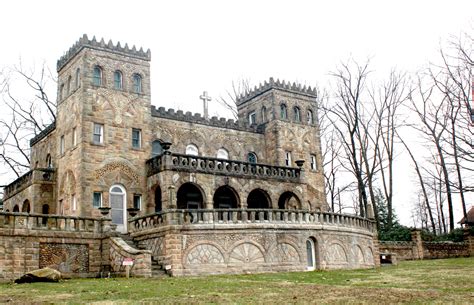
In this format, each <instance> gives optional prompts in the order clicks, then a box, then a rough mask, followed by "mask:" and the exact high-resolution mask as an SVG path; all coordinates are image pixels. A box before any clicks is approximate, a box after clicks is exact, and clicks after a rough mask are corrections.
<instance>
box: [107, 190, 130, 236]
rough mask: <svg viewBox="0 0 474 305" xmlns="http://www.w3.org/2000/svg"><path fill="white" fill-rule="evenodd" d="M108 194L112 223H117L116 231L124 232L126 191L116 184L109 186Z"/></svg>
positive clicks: (125, 223) (125, 230)
mask: <svg viewBox="0 0 474 305" xmlns="http://www.w3.org/2000/svg"><path fill="white" fill-rule="evenodd" d="M109 196H110V200H109V202H110V207H111V209H110V212H111V217H112V224H116V225H117V231H118V232H123V233H125V232H127V221H126V220H127V209H126V206H127V205H126V198H127V193H126V192H125V188H124V187H123V186H121V185H118V184H116V185H113V186H112V187H111V188H110V191H109Z"/></svg>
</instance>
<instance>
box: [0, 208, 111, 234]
mask: <svg viewBox="0 0 474 305" xmlns="http://www.w3.org/2000/svg"><path fill="white" fill-rule="evenodd" d="M106 220H108V219H106V218H91V217H76V216H63V215H51V214H29V213H11V212H0V229H29V230H51V231H70V232H94V233H100V232H102V231H103V222H104V221H106Z"/></svg>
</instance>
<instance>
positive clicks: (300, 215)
mask: <svg viewBox="0 0 474 305" xmlns="http://www.w3.org/2000/svg"><path fill="white" fill-rule="evenodd" d="M201 224H212V225H214V226H218V225H235V226H239V225H248V224H255V225H259V224H260V225H268V224H271V225H276V226H278V225H282V226H286V225H296V226H301V227H302V228H303V227H304V226H306V225H313V224H315V225H318V224H319V225H329V226H336V227H347V228H354V229H361V230H365V231H367V232H374V225H373V222H372V221H371V220H368V219H366V218H362V217H358V216H351V215H343V214H335V213H323V212H311V211H302V210H277V209H211V210H206V209H202V210H166V211H163V212H159V213H155V214H150V215H145V216H141V217H135V218H132V219H131V220H129V230H130V232H132V233H133V232H140V231H145V230H150V229H154V228H159V227H162V226H169V225H183V226H184V225H187V226H193V225H201Z"/></svg>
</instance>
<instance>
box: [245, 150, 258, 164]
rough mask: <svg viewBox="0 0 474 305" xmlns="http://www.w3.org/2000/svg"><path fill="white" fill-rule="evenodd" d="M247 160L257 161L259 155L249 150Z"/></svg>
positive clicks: (250, 161)
mask: <svg viewBox="0 0 474 305" xmlns="http://www.w3.org/2000/svg"><path fill="white" fill-rule="evenodd" d="M247 161H248V162H249V163H257V155H256V154H255V153H253V152H249V154H248V155H247Z"/></svg>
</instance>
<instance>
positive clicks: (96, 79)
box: [92, 66, 102, 86]
mask: <svg viewBox="0 0 474 305" xmlns="http://www.w3.org/2000/svg"><path fill="white" fill-rule="evenodd" d="M92 83H93V84H94V85H96V86H102V69H101V68H100V67H99V66H95V67H94V72H93V74H92Z"/></svg>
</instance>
